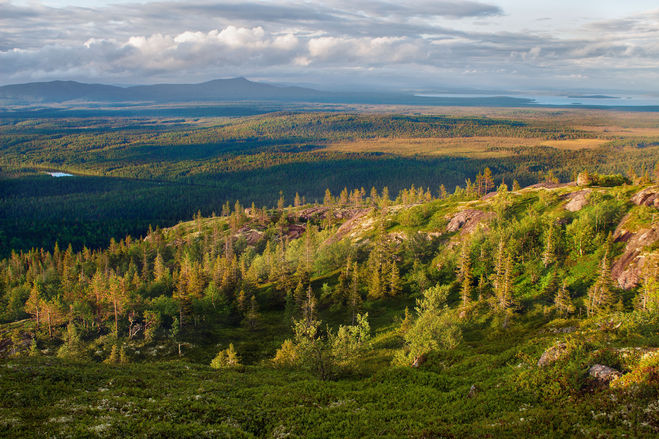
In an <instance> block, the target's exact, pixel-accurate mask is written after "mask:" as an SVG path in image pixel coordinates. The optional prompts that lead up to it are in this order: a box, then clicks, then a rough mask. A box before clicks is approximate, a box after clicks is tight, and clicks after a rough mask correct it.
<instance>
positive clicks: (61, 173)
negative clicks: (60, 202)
mask: <svg viewBox="0 0 659 439" xmlns="http://www.w3.org/2000/svg"><path fill="white" fill-rule="evenodd" d="M46 174H49V175H50V176H51V177H55V178H59V177H73V174H67V173H66V172H46Z"/></svg>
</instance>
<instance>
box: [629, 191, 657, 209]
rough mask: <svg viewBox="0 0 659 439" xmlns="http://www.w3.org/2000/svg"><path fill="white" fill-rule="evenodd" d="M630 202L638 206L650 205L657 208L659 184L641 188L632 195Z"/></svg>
mask: <svg viewBox="0 0 659 439" xmlns="http://www.w3.org/2000/svg"><path fill="white" fill-rule="evenodd" d="M632 202H633V203H634V204H636V205H638V206H650V207H655V208H657V209H659V186H654V187H648V188H645V189H643V190H642V191H640V192H638V193H637V194H636V195H634V196H633V197H632Z"/></svg>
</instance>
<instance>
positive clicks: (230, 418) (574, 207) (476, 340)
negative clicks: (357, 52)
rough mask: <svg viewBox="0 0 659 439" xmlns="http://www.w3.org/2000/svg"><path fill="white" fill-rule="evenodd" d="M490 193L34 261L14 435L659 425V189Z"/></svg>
mask: <svg viewBox="0 0 659 439" xmlns="http://www.w3.org/2000/svg"><path fill="white" fill-rule="evenodd" d="M605 180H606V179H605V178H599V181H605ZM606 181H615V179H609V180H606ZM618 181H622V180H618ZM483 184H484V186H483V188H484V190H483V189H474V188H473V187H472V188H469V189H461V188H458V190H456V192H455V193H454V194H451V195H444V196H442V197H441V198H438V199H433V198H432V196H430V194H428V193H426V192H425V191H424V190H419V189H415V188H410V189H408V190H404V191H402V192H401V193H400V194H399V195H398V197H397V199H396V200H390V199H389V197H388V196H387V195H386V194H384V195H383V194H378V193H371V194H369V195H368V196H367V195H366V194H365V193H364V192H362V191H360V190H353V191H347V190H346V191H344V192H343V193H342V194H340V195H338V196H332V194H330V193H328V194H327V195H326V199H325V202H324V203H323V204H321V205H305V204H304V203H303V200H300V199H296V200H294V203H293V204H294V205H295V207H288V208H284V207H283V206H284V205H285V204H286V203H285V200H283V199H282V200H281V201H280V207H279V208H278V209H270V210H267V209H259V208H256V207H254V206H252V207H250V208H244V207H243V206H240V205H239V204H238V203H237V204H236V205H235V206H233V208H231V207H229V206H224V208H223V212H221V215H219V216H213V217H207V218H204V217H201V216H198V217H196V218H195V219H194V220H193V221H190V222H184V223H180V224H178V225H176V226H174V227H171V228H167V229H156V230H154V231H152V232H151V233H149V235H148V236H147V237H146V238H144V239H142V240H134V239H131V238H126V239H125V240H122V241H121V242H112V243H111V245H110V246H109V247H108V248H107V249H106V250H103V251H94V252H92V251H88V250H84V251H83V252H80V253H75V252H73V251H71V250H66V251H63V250H61V249H55V251H54V252H52V253H50V252H46V251H36V250H35V251H31V252H27V253H22V254H14V255H13V256H12V257H11V258H9V259H6V260H3V261H2V262H0V282H1V283H0V285H1V286H2V291H3V296H2V300H3V305H4V306H3V309H4V313H3V315H2V318H3V319H4V320H5V321H13V323H8V324H6V325H3V327H2V331H1V332H0V333H1V334H2V342H1V343H0V347H1V349H2V350H1V352H2V356H3V357H4V360H2V363H0V364H1V365H2V366H3V367H2V373H1V374H2V375H1V378H0V386H1V387H2V392H1V394H3V395H5V396H4V397H2V399H1V400H0V410H1V412H0V413H1V414H2V422H3V425H4V426H5V428H6V431H7V432H9V433H10V434H11V435H12V436H13V437H20V436H29V435H30V434H31V433H33V432H34V431H38V432H39V433H40V434H47V435H51V436H66V435H74V436H75V435H85V434H96V435H100V436H116V435H122V434H123V435H125V434H132V433H134V432H135V431H140V432H141V434H143V435H145V436H157V435H162V434H169V435H174V436H208V437H241V436H242V437H375V436H386V437H400V436H409V437H483V436H491V437H513V436H514V437H520V436H525V437H529V436H546V437H565V436H574V437H592V436H601V437H617V436H620V435H622V434H625V435H628V436H631V437H654V436H655V435H656V434H657V433H658V432H659V407H657V405H656V401H657V397H658V395H659V381H658V380H657V377H658V376H659V353H657V346H659V336H658V334H659V331H658V330H659V291H658V290H657V263H658V260H659V245H658V242H659V240H658V239H657V235H656V233H655V230H656V227H657V219H656V213H657V207H656V206H655V204H654V200H655V199H656V197H657V194H659V187H657V186H653V185H651V184H649V183H646V184H641V185H625V184H623V185H618V186H613V187H601V186H594V185H582V186H576V185H575V184H555V183H546V184H540V185H535V186H533V187H528V188H525V189H516V190H509V189H508V188H507V187H506V186H505V185H501V186H500V187H499V188H498V190H496V191H490V192H489V193H487V194H485V195H483V193H484V192H488V189H489V188H488V184H487V183H483ZM477 187H478V188H480V186H477ZM479 191H480V192H481V194H480V195H479V194H478V192H479ZM26 317H27V318H28V319H26ZM37 325H38V328H37ZM119 351H121V352H119ZM234 351H235V352H237V358H236V357H234V356H233V355H234V354H233V352H234ZM211 360H212V362H211ZM209 364H212V365H213V367H214V368H209V367H208V365H209ZM215 368H217V369H215ZM28 412H29V416H28ZM165 432H166V433H165Z"/></svg>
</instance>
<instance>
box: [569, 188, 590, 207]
mask: <svg viewBox="0 0 659 439" xmlns="http://www.w3.org/2000/svg"><path fill="white" fill-rule="evenodd" d="M590 192H591V191H590V190H589V189H584V190H581V191H577V192H572V193H570V194H568V195H567V196H566V198H567V200H568V202H567V203H566V204H565V210H567V211H569V212H578V211H580V210H581V209H583V208H584V206H586V205H587V204H588V196H589V195H590Z"/></svg>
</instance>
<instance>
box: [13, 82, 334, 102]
mask: <svg viewBox="0 0 659 439" xmlns="http://www.w3.org/2000/svg"><path fill="white" fill-rule="evenodd" d="M328 95H331V93H323V92H320V91H317V90H312V89H310V88H302V87H279V86H275V85H269V84H263V83H258V82H252V81H249V80H247V79H245V78H233V79H216V80H213V81H208V82H203V83H201V84H155V85H139V86H133V87H117V86H112V85H104V84H83V83H80V82H75V81H52V82H31V83H28V84H15V85H6V86H3V87H0V99H7V100H12V101H23V102H44V103H45V102H67V101H85V102H194V101H243V100H259V101H261V100H266V101H305V100H318V99H319V98H321V97H323V96H328Z"/></svg>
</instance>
